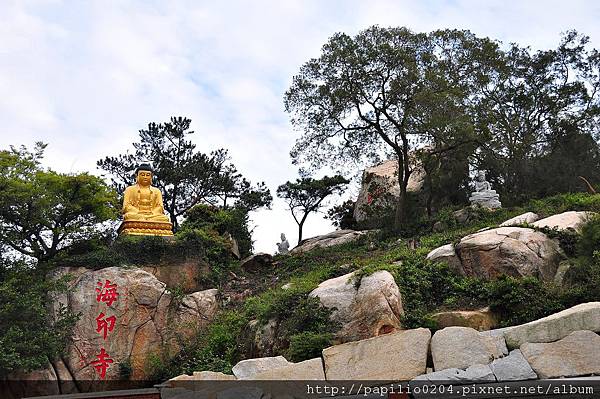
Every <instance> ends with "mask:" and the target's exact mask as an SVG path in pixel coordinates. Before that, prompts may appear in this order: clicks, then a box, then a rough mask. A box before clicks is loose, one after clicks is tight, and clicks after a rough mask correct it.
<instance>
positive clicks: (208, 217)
mask: <svg viewBox="0 0 600 399" xmlns="http://www.w3.org/2000/svg"><path fill="white" fill-rule="evenodd" d="M248 223H249V217H248V210H247V209H246V208H237V207H234V208H218V207H214V206H210V205H204V204H199V205H196V206H194V207H193V208H192V209H190V210H189V211H188V212H187V213H186V219H185V221H184V222H183V223H182V225H181V230H182V231H185V230H190V229H203V230H213V231H216V232H217V233H219V234H220V235H222V236H224V235H226V233H229V234H231V236H232V237H233V238H235V239H236V241H237V243H238V247H239V250H240V255H241V256H242V258H244V257H246V256H248V255H250V253H251V251H252V232H251V231H250V230H249V228H248Z"/></svg>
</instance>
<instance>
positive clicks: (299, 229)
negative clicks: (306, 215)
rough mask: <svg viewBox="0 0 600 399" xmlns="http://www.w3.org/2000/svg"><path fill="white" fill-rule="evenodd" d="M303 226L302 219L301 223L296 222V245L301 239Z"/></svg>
mask: <svg viewBox="0 0 600 399" xmlns="http://www.w3.org/2000/svg"><path fill="white" fill-rule="evenodd" d="M303 226H304V220H303V221H302V222H301V223H298V245H300V242H301V241H302V227H303Z"/></svg>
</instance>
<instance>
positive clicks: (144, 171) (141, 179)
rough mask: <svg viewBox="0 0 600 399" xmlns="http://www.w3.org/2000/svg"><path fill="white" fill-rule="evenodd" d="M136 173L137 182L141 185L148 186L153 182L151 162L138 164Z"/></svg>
mask: <svg viewBox="0 0 600 399" xmlns="http://www.w3.org/2000/svg"><path fill="white" fill-rule="evenodd" d="M135 175H136V182H137V184H139V185H140V186H144V187H146V186H150V185H151V184H152V167H151V166H150V165H149V164H147V163H143V164H141V165H140V166H138V168H137V169H136V171H135Z"/></svg>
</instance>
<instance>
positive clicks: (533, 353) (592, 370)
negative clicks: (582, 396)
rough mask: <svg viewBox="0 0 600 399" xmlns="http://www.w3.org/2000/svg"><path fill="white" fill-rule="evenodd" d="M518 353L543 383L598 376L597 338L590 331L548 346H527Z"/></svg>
mask: <svg viewBox="0 0 600 399" xmlns="http://www.w3.org/2000/svg"><path fill="white" fill-rule="evenodd" d="M521 352H523V356H524V357H525V359H526V360H527V361H528V362H529V364H530V365H531V367H532V368H533V370H534V371H535V372H536V373H537V375H538V376H539V377H540V378H543V379H545V378H561V377H578V376H584V375H589V374H600V336H598V334H596V333H593V332H592V331H574V332H572V333H571V334H569V335H568V336H567V337H565V338H563V339H561V340H560V341H556V342H551V343H526V344H523V345H521Z"/></svg>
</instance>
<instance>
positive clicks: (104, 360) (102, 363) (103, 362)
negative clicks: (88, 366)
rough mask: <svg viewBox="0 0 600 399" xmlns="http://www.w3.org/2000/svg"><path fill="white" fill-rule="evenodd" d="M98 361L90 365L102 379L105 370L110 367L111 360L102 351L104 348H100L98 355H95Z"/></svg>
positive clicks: (104, 375)
mask: <svg viewBox="0 0 600 399" xmlns="http://www.w3.org/2000/svg"><path fill="white" fill-rule="evenodd" d="M96 357H97V358H98V360H94V361H93V362H92V364H93V365H94V368H95V369H96V371H97V372H98V373H99V374H100V378H101V379H104V378H105V377H106V369H107V368H109V367H110V363H112V362H113V360H112V359H111V358H110V356H109V355H108V353H106V351H105V350H104V348H100V353H99V354H97V355H96Z"/></svg>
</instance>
